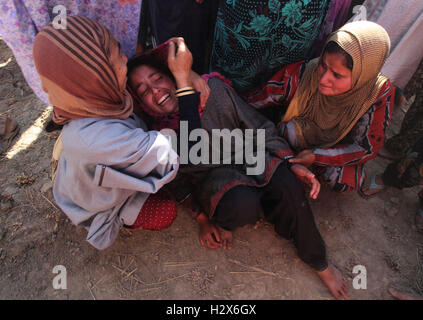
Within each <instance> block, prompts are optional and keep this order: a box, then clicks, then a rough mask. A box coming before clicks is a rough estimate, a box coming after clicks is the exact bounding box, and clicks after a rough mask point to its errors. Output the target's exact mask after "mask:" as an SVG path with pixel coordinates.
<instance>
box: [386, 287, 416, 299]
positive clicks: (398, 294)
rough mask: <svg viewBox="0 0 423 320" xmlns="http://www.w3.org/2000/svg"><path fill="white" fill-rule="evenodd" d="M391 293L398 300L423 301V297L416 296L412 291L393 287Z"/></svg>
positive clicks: (390, 289)
mask: <svg viewBox="0 0 423 320" xmlns="http://www.w3.org/2000/svg"><path fill="white" fill-rule="evenodd" d="M388 291H389V293H390V294H391V295H392V296H393V297H394V298H397V299H398V300H423V297H421V296H418V295H416V294H415V293H414V292H412V290H411V289H408V288H401V287H391V288H389V289H388Z"/></svg>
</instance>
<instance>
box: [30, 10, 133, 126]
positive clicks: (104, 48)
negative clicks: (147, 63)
mask: <svg viewBox="0 0 423 320" xmlns="http://www.w3.org/2000/svg"><path fill="white" fill-rule="evenodd" d="M33 55H34V62H35V66H36V68H37V71H38V73H39V75H40V79H41V83H42V86H43V90H44V91H46V92H47V93H48V95H49V100H50V103H51V104H52V105H53V106H54V114H53V120H54V121H55V122H56V123H58V124H65V123H68V122H69V121H71V120H72V119H79V118H86V117H107V118H118V119H126V118H127V117H129V115H130V114H131V113H132V109H133V104H132V98H131V96H130V94H129V93H128V92H127V91H126V60H127V59H126V57H125V56H124V55H123V54H122V53H121V52H120V50H119V43H118V42H117V41H116V40H115V39H114V38H113V36H112V35H111V33H110V32H109V31H108V30H107V29H106V28H104V27H103V26H102V25H100V24H99V23H97V22H95V21H93V20H91V19H88V18H85V17H68V18H67V28H66V29H55V28H54V27H53V24H49V25H48V26H46V27H45V28H44V29H43V30H42V31H41V32H40V33H39V34H38V35H37V36H36V38H35V41H34V47H33Z"/></svg>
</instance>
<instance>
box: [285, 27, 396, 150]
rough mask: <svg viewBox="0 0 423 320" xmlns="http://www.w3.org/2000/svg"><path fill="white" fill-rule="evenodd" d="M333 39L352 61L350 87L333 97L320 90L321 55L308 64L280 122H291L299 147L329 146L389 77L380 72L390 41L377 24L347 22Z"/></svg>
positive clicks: (373, 99)
mask: <svg viewBox="0 0 423 320" xmlns="http://www.w3.org/2000/svg"><path fill="white" fill-rule="evenodd" d="M330 41H334V42H336V43H337V44H339V45H340V46H341V47H342V49H344V50H345V51H346V52H347V53H348V54H349V55H350V56H351V57H352V58H353V61H354V66H353V70H352V88H351V90H349V91H348V92H346V93H343V94H340V95H336V96H325V95H322V94H321V93H320V92H319V89H318V87H319V77H318V70H317V69H318V65H319V62H320V59H322V56H320V58H317V59H314V60H312V61H310V63H309V64H307V67H306V70H305V71H304V75H303V77H302V79H301V82H300V84H299V87H298V89H297V91H296V93H295V95H294V98H293V99H292V101H291V103H290V105H289V107H288V110H287V112H286V114H285V116H284V119H283V122H288V121H291V120H292V121H293V122H294V124H295V127H296V133H297V139H298V143H299V146H300V148H299V149H309V148H313V147H330V146H333V145H335V144H336V143H338V142H339V141H340V140H342V139H343V138H344V137H345V136H346V135H347V134H348V133H349V132H350V131H351V129H352V128H353V127H354V125H355V124H356V123H357V121H358V120H359V119H360V118H361V117H362V116H363V115H364V114H365V113H366V112H367V110H368V109H369V108H370V107H371V105H372V104H373V103H374V102H375V100H376V98H377V96H378V94H379V92H380V90H381V88H382V87H383V85H384V84H385V83H386V81H387V80H388V79H387V78H386V77H384V76H382V75H381V74H380V70H381V69H382V66H383V64H384V63H385V60H386V59H387V57H388V55H389V50H390V40H389V36H388V34H387V32H386V31H385V29H383V27H381V26H380V25H378V24H376V23H373V22H369V21H357V22H352V23H348V24H346V25H345V26H344V27H342V28H341V29H339V30H338V31H336V32H334V33H333V34H332V35H331V36H330V37H329V39H328V41H327V43H328V42H330Z"/></svg>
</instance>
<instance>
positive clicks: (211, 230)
mask: <svg viewBox="0 0 423 320" xmlns="http://www.w3.org/2000/svg"><path fill="white" fill-rule="evenodd" d="M197 222H198V224H199V225H200V242H201V245H202V246H203V247H206V248H209V249H216V248H219V247H221V246H222V245H221V243H220V242H221V240H220V234H219V231H218V229H217V228H216V226H215V225H214V224H213V223H212V222H211V221H210V219H209V218H208V217H207V216H206V215H205V214H204V213H200V214H199V216H198V217H197Z"/></svg>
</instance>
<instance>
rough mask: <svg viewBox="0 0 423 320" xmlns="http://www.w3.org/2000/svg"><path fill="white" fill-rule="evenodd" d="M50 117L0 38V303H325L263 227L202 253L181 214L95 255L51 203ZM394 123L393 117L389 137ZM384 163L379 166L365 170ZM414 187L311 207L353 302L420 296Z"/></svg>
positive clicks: (422, 255)
mask: <svg viewBox="0 0 423 320" xmlns="http://www.w3.org/2000/svg"><path fill="white" fill-rule="evenodd" d="M51 110H52V109H51V107H49V106H48V105H46V104H44V103H43V102H41V101H40V100H39V99H38V98H37V97H36V96H35V95H34V94H33V92H32V91H31V89H30V88H29V87H28V85H27V84H26V82H25V80H24V78H23V76H22V74H21V72H20V69H19V67H18V65H17V64H16V62H15V59H14V58H13V55H12V53H11V51H10V50H9V48H8V47H7V46H6V45H5V44H4V42H2V41H0V114H6V115H8V116H12V117H14V118H15V119H16V120H17V121H18V123H19V126H20V128H21V131H20V134H19V135H18V136H17V138H16V139H15V140H14V141H13V144H12V146H11V148H10V149H9V151H8V152H7V153H5V154H3V155H1V157H0V185H1V188H0V205H1V206H0V299H87V300H89V299H321V300H326V299H332V296H331V294H330V293H329V291H328V290H327V289H326V287H325V286H324V285H323V284H322V283H321V281H320V279H319V278H318V277H317V275H316V274H315V273H314V272H313V270H311V269H310V268H309V267H308V266H307V265H305V264H304V263H303V262H302V261H301V260H299V258H298V257H297V254H296V250H295V248H294V246H293V245H292V243H291V242H290V241H287V240H284V239H281V238H280V237H278V236H277V235H276V233H275V232H274V230H273V228H272V226H271V225H269V224H267V223H266V222H263V221H262V222H259V223H258V224H257V225H255V226H246V227H243V228H241V229H239V230H237V231H236V232H235V234H234V238H235V240H234V248H233V249H232V250H231V251H224V250H221V249H219V250H214V251H213V250H208V249H206V248H203V247H202V246H201V245H200V243H199V241H198V226H197V225H196V223H195V221H193V220H192V219H191V218H190V217H189V216H188V215H187V214H185V213H184V212H183V210H180V213H179V215H178V217H177V219H176V221H175V222H174V224H173V225H172V226H171V227H170V228H169V229H167V230H164V231H162V232H151V231H142V230H141V231H134V232H130V231H127V230H122V231H121V233H120V235H119V237H118V239H117V241H116V242H115V244H114V245H113V246H112V247H110V248H108V249H107V250H105V251H101V252H100V251H97V250H95V249H94V248H92V247H91V246H90V245H89V244H88V243H87V242H86V241H85V237H86V231H85V230H84V229H82V228H79V227H75V226H74V225H72V224H71V223H70V221H69V220H68V219H67V218H66V216H65V215H64V214H63V213H62V212H61V210H60V209H58V208H57V206H56V205H55V202H54V199H53V196H52V192H51V182H50V170H51V169H50V158H51V152H52V149H53V144H54V141H55V138H56V137H57V134H54V133H53V134H48V133H46V132H45V131H43V125H44V124H45V122H46V120H47V119H48V117H49V115H50V113H51ZM402 116H403V114H402V113H401V112H398V113H397V114H396V115H395V121H394V124H393V128H394V129H395V128H398V124H399V123H400V121H401V117H402ZM391 134H392V132H391ZM388 163H389V162H388V161H386V160H384V159H381V158H378V159H376V160H374V161H372V162H371V163H369V165H368V166H367V168H368V172H369V173H373V172H380V171H382V170H383V169H384V168H385V166H386V165H387V164H388ZM418 190H419V189H418V188H413V189H409V190H404V191H399V190H394V189H390V190H388V191H386V192H384V193H382V194H380V195H377V196H375V197H373V198H371V199H369V200H365V199H363V198H361V197H360V196H358V195H357V194H355V193H354V194H349V195H339V194H335V193H333V192H331V191H329V190H327V189H323V191H322V192H321V195H320V197H319V199H318V200H317V201H312V203H311V205H312V208H313V210H314V213H315V219H316V222H317V225H318V227H319V229H320V231H321V233H322V235H323V238H324V239H325V241H326V244H327V248H328V255H329V258H330V260H331V261H332V262H333V263H334V264H335V265H336V266H338V268H339V269H340V270H342V272H343V273H344V274H345V275H346V276H347V277H348V278H349V283H350V286H352V279H353V277H354V276H355V274H353V273H352V271H353V268H354V266H356V265H363V266H365V267H366V270H367V289H366V290H355V289H353V288H352V287H351V288H350V292H351V297H352V298H353V299H392V298H391V296H390V295H389V293H388V292H387V289H388V286H389V285H390V284H391V283H401V284H403V285H406V286H408V287H412V288H414V289H415V290H420V293H422V292H421V290H422V283H423V281H422V279H423V276H422V264H423V261H422V259H423V236H422V235H421V234H419V233H418V232H417V231H416V228H415V227H414V214H415V210H416V206H417V192H418ZM392 203H393V204H392ZM56 265H63V266H65V267H66V270H67V289H66V290H55V289H54V288H53V286H52V283H53V279H54V277H55V276H56V274H55V273H53V268H54V267H55V266H56Z"/></svg>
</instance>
